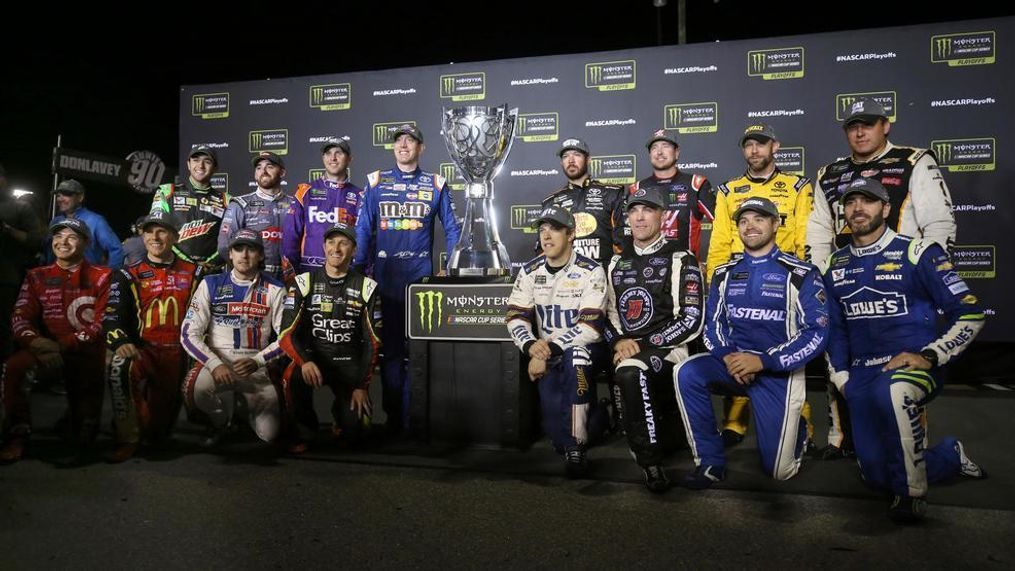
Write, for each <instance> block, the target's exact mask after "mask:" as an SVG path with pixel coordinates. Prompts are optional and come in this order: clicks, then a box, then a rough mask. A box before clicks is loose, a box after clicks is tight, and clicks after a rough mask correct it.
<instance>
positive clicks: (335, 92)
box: [310, 83, 352, 111]
mask: <svg viewBox="0 0 1015 571" xmlns="http://www.w3.org/2000/svg"><path fill="white" fill-rule="evenodd" d="M351 92H352V86H351V85H350V84H348V83H331V84H328V85H311V86H310V106H311V107H313V108H314V109H320V110H321V111H336V110H339V109H349V108H350V107H351V106H352V102H351V99H352V98H351V97H350V93H351Z"/></svg>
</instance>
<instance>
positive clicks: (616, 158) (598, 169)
mask: <svg viewBox="0 0 1015 571" xmlns="http://www.w3.org/2000/svg"><path fill="white" fill-rule="evenodd" d="M637 172H638V158H637V157H635V156H634V155H603V156H599V157H590V158H589V176H591V177H592V178H594V179H596V180H598V181H600V182H605V183H606V184H631V183H633V182H634V181H635V180H637V179H636V178H635V174H636V173H637Z"/></svg>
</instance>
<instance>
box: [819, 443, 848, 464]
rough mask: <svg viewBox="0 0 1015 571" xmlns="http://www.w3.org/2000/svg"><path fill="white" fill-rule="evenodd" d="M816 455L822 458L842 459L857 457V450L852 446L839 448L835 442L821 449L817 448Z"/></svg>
mask: <svg viewBox="0 0 1015 571" xmlns="http://www.w3.org/2000/svg"><path fill="white" fill-rule="evenodd" d="M814 456H816V457H817V458H820V459H822V460H842V459H845V458H856V452H855V451H854V450H852V449H850V448H839V447H838V446H836V445H834V444H829V445H828V446H825V447H824V448H822V449H820V450H815V451H814Z"/></svg>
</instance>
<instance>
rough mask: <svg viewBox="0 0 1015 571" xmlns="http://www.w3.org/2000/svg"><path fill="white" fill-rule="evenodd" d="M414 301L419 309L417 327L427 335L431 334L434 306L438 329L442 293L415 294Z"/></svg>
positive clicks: (426, 292) (421, 292)
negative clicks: (435, 307)
mask: <svg viewBox="0 0 1015 571" xmlns="http://www.w3.org/2000/svg"><path fill="white" fill-rule="evenodd" d="M416 301H417V303H418V307H419V327H420V329H421V330H425V331H426V332H427V333H432V332H433V324H434V320H433V318H434V306H435V305H436V306H437V326H438V327H440V324H441V318H442V317H443V313H442V311H441V310H442V307H443V302H444V292H440V291H419V292H416Z"/></svg>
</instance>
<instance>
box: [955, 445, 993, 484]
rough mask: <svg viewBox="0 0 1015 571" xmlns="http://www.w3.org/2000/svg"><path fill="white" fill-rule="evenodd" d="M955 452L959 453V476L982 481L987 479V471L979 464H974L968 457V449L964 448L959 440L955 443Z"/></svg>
mask: <svg viewBox="0 0 1015 571" xmlns="http://www.w3.org/2000/svg"><path fill="white" fill-rule="evenodd" d="M955 451H956V452H958V453H959V463H960V466H959V475H960V476H965V477H966V478H973V479H974V480H982V479H984V478H986V477H987V471H986V470H984V469H983V468H981V467H980V465H979V464H977V463H976V462H973V461H972V460H970V459H969V458H968V457H967V456H966V449H965V448H964V447H963V446H962V443H961V442H959V441H958V440H956V441H955Z"/></svg>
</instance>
